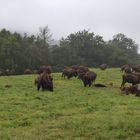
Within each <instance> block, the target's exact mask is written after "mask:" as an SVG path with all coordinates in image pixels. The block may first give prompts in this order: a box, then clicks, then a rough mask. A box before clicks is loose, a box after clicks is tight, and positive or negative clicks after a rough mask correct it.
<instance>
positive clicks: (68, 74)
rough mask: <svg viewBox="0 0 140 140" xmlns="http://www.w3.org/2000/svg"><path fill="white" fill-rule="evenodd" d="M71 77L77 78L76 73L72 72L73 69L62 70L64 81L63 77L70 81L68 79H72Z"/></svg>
mask: <svg viewBox="0 0 140 140" xmlns="http://www.w3.org/2000/svg"><path fill="white" fill-rule="evenodd" d="M73 76H74V77H76V76H77V71H76V70H74V69H71V68H66V69H64V70H63V72H62V77H64V79H65V77H67V79H70V78H72V77H73Z"/></svg>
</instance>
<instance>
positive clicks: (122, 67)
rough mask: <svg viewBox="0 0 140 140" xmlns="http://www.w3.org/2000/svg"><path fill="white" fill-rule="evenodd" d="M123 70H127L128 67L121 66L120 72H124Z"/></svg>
mask: <svg viewBox="0 0 140 140" xmlns="http://www.w3.org/2000/svg"><path fill="white" fill-rule="evenodd" d="M125 68H129V65H127V64H125V65H122V66H121V70H120V71H121V72H123V71H124V70H125Z"/></svg>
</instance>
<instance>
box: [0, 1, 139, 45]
mask: <svg viewBox="0 0 140 140" xmlns="http://www.w3.org/2000/svg"><path fill="white" fill-rule="evenodd" d="M46 25H48V27H49V28H50V30H51V33H53V38H54V39H60V38H61V37H62V36H63V37H66V36H67V35H68V34H70V33H73V32H76V31H79V30H83V29H90V31H92V32H94V33H95V34H99V35H101V36H103V37H104V39H105V40H108V39H112V36H113V35H115V34H117V33H124V34H125V35H126V36H128V37H130V38H132V39H134V40H135V41H136V43H138V44H140V0H0V29H2V28H6V29H8V30H12V31H15V30H16V31H22V32H29V33H36V32H38V28H39V27H43V26H46Z"/></svg>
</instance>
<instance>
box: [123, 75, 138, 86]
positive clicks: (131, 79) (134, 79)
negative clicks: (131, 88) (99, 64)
mask: <svg viewBox="0 0 140 140" xmlns="http://www.w3.org/2000/svg"><path fill="white" fill-rule="evenodd" d="M125 83H131V84H132V85H137V84H139V83H140V75H139V74H134V73H133V74H124V75H122V84H121V88H122V87H124V85H125Z"/></svg>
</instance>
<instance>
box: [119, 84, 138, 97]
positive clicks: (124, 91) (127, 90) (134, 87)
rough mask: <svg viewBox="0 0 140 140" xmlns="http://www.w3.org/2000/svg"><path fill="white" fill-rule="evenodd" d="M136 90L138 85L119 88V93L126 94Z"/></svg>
mask: <svg viewBox="0 0 140 140" xmlns="http://www.w3.org/2000/svg"><path fill="white" fill-rule="evenodd" d="M137 91H138V86H137V85H133V86H130V87H123V88H121V93H122V94H126V95H128V94H129V93H131V94H136V93H137Z"/></svg>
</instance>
